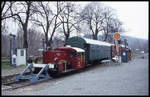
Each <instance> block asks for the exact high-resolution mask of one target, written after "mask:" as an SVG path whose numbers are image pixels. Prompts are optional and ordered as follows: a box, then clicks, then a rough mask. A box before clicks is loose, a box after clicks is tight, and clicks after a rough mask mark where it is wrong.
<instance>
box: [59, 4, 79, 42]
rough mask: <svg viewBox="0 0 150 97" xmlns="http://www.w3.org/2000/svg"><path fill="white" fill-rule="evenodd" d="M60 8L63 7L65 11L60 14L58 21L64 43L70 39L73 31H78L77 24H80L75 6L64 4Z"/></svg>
mask: <svg viewBox="0 0 150 97" xmlns="http://www.w3.org/2000/svg"><path fill="white" fill-rule="evenodd" d="M62 6H64V7H65V9H64V10H63V11H62V12H61V14H60V18H59V19H60V20H61V22H62V29H63V32H64V35H65V41H66V40H67V39H68V38H69V37H70V33H71V32H73V31H74V30H76V31H78V30H80V28H79V25H78V24H79V23H80V22H81V19H80V18H79V16H78V15H79V14H78V12H77V10H75V9H76V7H75V4H73V3H71V2H64V3H63V4H62Z"/></svg>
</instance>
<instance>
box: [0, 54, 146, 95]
mask: <svg viewBox="0 0 150 97" xmlns="http://www.w3.org/2000/svg"><path fill="white" fill-rule="evenodd" d="M143 56H144V59H142V58H141V56H138V57H136V58H135V59H133V60H132V61H130V62H128V63H122V64H121V65H119V64H112V63H109V64H103V65H102V64H101V65H96V66H93V67H90V68H89V69H88V70H85V71H82V72H78V73H75V74H72V75H68V76H65V77H61V78H57V79H53V80H49V81H47V82H44V83H40V84H36V85H32V86H28V87H24V88H20V89H16V90H13V91H2V95H148V94H149V92H148V88H149V87H148V86H149V83H148V54H146V55H143Z"/></svg>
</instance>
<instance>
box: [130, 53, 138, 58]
mask: <svg viewBox="0 0 150 97" xmlns="http://www.w3.org/2000/svg"><path fill="white" fill-rule="evenodd" d="M139 55H140V54H137V53H132V54H131V56H132V57H136V56H139Z"/></svg>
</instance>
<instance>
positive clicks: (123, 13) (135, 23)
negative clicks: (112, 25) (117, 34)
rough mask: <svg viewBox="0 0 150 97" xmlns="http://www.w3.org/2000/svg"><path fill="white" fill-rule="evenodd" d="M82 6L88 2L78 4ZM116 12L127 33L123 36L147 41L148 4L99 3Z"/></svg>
mask: <svg viewBox="0 0 150 97" xmlns="http://www.w3.org/2000/svg"><path fill="white" fill-rule="evenodd" d="M79 3H80V4H82V5H83V6H84V5H86V4H87V3H89V2H79ZM101 3H104V4H105V5H107V6H111V7H112V8H114V9H116V10H117V16H118V18H119V19H120V20H121V21H122V22H123V24H124V27H125V29H127V32H126V33H124V35H127V36H132V37H138V38H143V39H148V27H149V26H148V25H149V24H148V21H149V20H148V19H149V18H148V12H149V11H148V2H135V1H134V2H125V1H124V2H123V1H122V2H111V1H107V2H106V1H105V2H101Z"/></svg>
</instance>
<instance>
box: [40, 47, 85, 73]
mask: <svg viewBox="0 0 150 97" xmlns="http://www.w3.org/2000/svg"><path fill="white" fill-rule="evenodd" d="M84 58H85V51H84V50H82V49H80V48H75V47H59V48H56V49H54V50H48V51H44V52H43V63H44V64H47V63H52V64H57V71H58V72H62V71H68V70H71V69H81V68H84V67H85V59H84Z"/></svg>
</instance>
